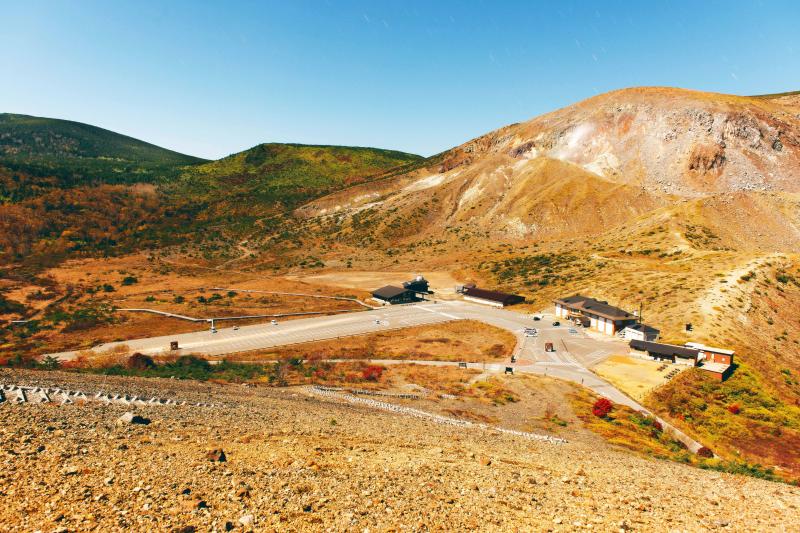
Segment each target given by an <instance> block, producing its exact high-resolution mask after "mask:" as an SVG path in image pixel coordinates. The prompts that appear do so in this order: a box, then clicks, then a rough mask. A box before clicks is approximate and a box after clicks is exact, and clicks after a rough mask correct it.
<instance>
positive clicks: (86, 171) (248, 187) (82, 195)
mask: <svg viewBox="0 0 800 533" xmlns="http://www.w3.org/2000/svg"><path fill="white" fill-rule="evenodd" d="M421 159H422V158H421V157H419V156H416V155H412V154H406V153H403V152H395V151H391V150H379V149H375V148H358V147H340V146H306V145H297V144H262V145H259V146H256V147H254V148H251V149H250V150H246V151H244V152H241V153H238V154H233V155H231V156H228V157H226V158H224V159H221V160H219V161H207V160H204V159H200V158H197V157H193V156H188V155H184V154H180V153H177V152H173V151H171V150H167V149H164V148H160V147H158V146H155V145H152V144H149V143H146V142H143V141H140V140H137V139H134V138H132V137H127V136H125V135H120V134H118V133H114V132H112V131H108V130H104V129H101V128H97V127H94V126H90V125H87V124H81V123H78V122H71V121H66V120H57V119H48V118H39V117H31V116H26V115H14V114H0V261H2V262H5V263H8V262H23V263H26V264H29V265H40V266H43V265H49V264H54V263H57V262H58V261H60V260H62V259H64V258H66V257H69V256H72V255H75V254H81V255H91V254H95V253H123V252H128V251H133V250H136V249H142V248H155V247H160V246H164V245H169V244H172V243H176V242H181V241H185V240H186V239H190V240H192V241H196V240H198V239H203V238H204V237H205V236H207V235H209V234H214V235H220V234H222V233H231V232H234V233H235V232H236V230H237V228H245V227H249V226H250V225H252V223H253V222H254V220H255V219H258V218H259V217H267V216H274V215H278V214H282V213H285V212H286V211H287V210H289V209H292V208H294V207H296V206H298V205H300V204H301V203H303V202H305V201H308V200H310V199H313V198H315V197H317V196H321V195H324V194H326V193H329V192H332V191H335V190H337V189H338V188H341V187H345V186H348V185H351V184H358V183H363V182H365V181H368V180H370V179H373V178H374V177H378V176H380V175H381V174H384V173H386V172H387V171H390V170H391V169H395V168H397V167H405V166H406V165H409V164H413V163H415V162H418V161H420V160H421ZM200 230H202V231H200Z"/></svg>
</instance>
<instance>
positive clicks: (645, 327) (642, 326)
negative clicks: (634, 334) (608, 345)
mask: <svg viewBox="0 0 800 533" xmlns="http://www.w3.org/2000/svg"><path fill="white" fill-rule="evenodd" d="M625 329H633V330H636V331H641V332H642V333H659V331H658V330H657V329H656V328H654V327H653V326H648V325H647V324H630V325H628V326H625Z"/></svg>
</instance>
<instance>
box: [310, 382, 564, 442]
mask: <svg viewBox="0 0 800 533" xmlns="http://www.w3.org/2000/svg"><path fill="white" fill-rule="evenodd" d="M308 390H309V391H310V392H311V394H315V395H318V396H323V397H329V398H338V399H341V400H344V401H346V402H348V403H352V404H361V405H366V406H367V407H372V408H375V409H380V410H382V411H389V412H393V413H399V414H404V415H408V416H412V417H414V418H421V419H425V420H430V421H432V422H435V423H437V424H442V425H449V426H456V427H462V428H471V429H483V430H488V431H498V432H500V433H505V434H507V435H515V436H517V437H523V438H526V439H530V440H536V441H540V442H549V443H551V444H566V443H567V440H566V439H562V438H559V437H553V436H550V435H542V434H539V433H529V432H526V431H517V430H515V429H506V428H501V427H496V426H490V425H488V424H480V423H477V422H469V421H467V420H459V419H457V418H450V417H447V416H442V415H437V414H435V413H429V412H427V411H422V410H420V409H414V408H412V407H405V406H401V405H395V404H393V403H388V402H381V401H378V400H373V399H371V398H359V397H358V396H352V395H350V394H342V393H341V389H340V390H339V391H337V390H335V389H331V388H326V387H319V386H316V385H311V386H310V387H309V388H308Z"/></svg>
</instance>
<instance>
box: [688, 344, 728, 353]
mask: <svg viewBox="0 0 800 533" xmlns="http://www.w3.org/2000/svg"><path fill="white" fill-rule="evenodd" d="M686 346H688V347H689V348H694V349H696V350H702V351H704V352H713V353H721V354H722V355H733V354H734V353H735V352H734V351H733V350H727V349H725V348H714V347H712V346H706V345H705V344H700V343H699V342H687V343H686Z"/></svg>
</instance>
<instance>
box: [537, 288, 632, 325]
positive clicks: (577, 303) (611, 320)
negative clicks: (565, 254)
mask: <svg viewBox="0 0 800 533" xmlns="http://www.w3.org/2000/svg"><path fill="white" fill-rule="evenodd" d="M553 303H554V304H555V306H556V316H557V317H560V318H565V319H567V320H576V319H578V320H581V321H583V319H582V318H581V317H586V318H588V319H589V327H591V328H592V329H595V330H597V331H600V332H602V333H606V334H608V335H616V334H617V332H619V331H622V330H623V329H624V328H625V327H626V326H629V325H632V324H636V323H637V322H638V318H637V317H636V315H633V314H632V313H629V312H627V311H625V310H624V309H620V308H619V307H615V306H613V305H609V303H608V302H605V301H601V300H596V299H594V298H590V297H588V296H581V295H580V294H576V295H574V296H568V297H566V298H559V299H558V300H555V301H554V302H553Z"/></svg>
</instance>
